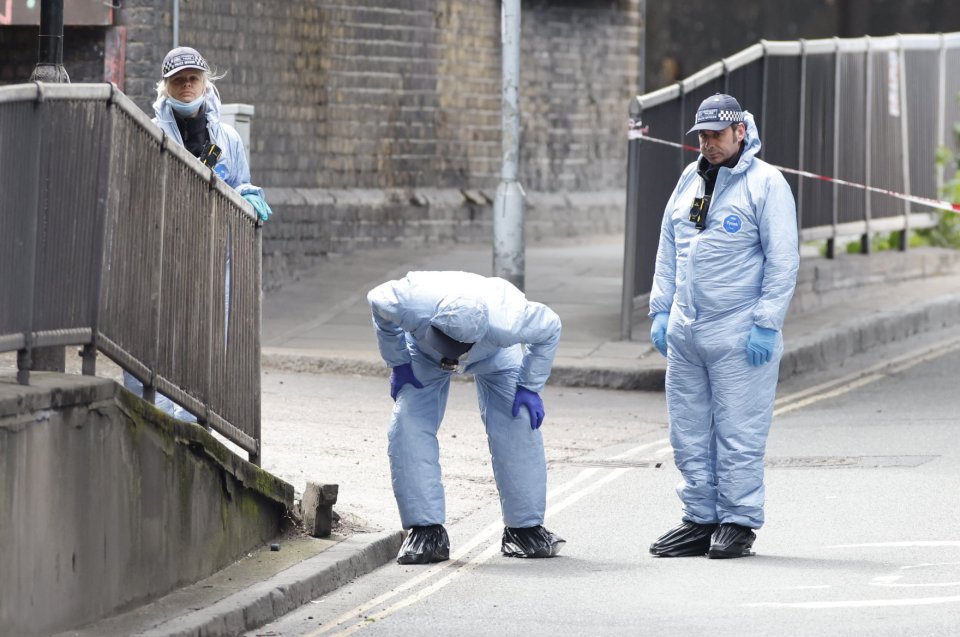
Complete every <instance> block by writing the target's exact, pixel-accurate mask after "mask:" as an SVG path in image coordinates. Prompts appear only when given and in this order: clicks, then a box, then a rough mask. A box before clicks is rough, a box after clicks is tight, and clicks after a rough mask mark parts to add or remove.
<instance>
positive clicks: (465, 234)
mask: <svg viewBox="0 0 960 637" xmlns="http://www.w3.org/2000/svg"><path fill="white" fill-rule="evenodd" d="M644 2H645V0H524V2H523V7H522V25H523V33H522V56H521V62H522V68H521V90H520V107H521V125H522V132H521V151H520V162H521V163H520V178H521V183H522V185H523V186H524V188H525V189H526V191H527V193H528V195H529V197H528V206H527V236H528V238H530V239H536V238H538V237H541V236H550V235H558V234H559V235H570V234H577V233H590V232H609V231H615V230H618V229H619V228H621V227H622V216H623V206H624V195H623V184H624V176H623V175H624V169H625V149H626V143H625V136H624V134H623V133H624V128H625V119H626V105H627V102H628V100H629V98H630V97H631V96H632V95H634V94H636V93H637V92H638V90H639V88H640V87H639V85H638V82H639V78H640V72H641V71H640V69H641V62H642V60H641V48H640V45H641V35H642V30H643V20H642V17H643V4H644ZM171 11H172V9H171V3H170V2H169V1H167V0H126V1H125V2H123V3H121V7H120V8H119V9H117V10H116V11H115V16H116V18H115V20H116V23H117V24H118V25H121V26H123V27H124V28H125V30H126V65H125V66H126V83H125V87H124V88H125V92H126V93H127V94H128V95H129V96H130V97H131V98H133V99H134V101H135V102H136V103H137V104H138V105H139V106H140V107H141V108H142V109H144V110H145V111H146V112H148V113H150V114H152V106H151V104H152V102H153V100H154V97H155V90H154V89H155V84H156V81H157V80H158V79H159V66H160V62H161V60H162V58H163V56H164V54H165V53H166V51H167V50H169V48H170V47H171V46H172V38H173V24H172V15H171ZM3 32H4V29H0V34H2V33H3ZM179 42H180V44H183V45H189V46H194V47H196V48H197V49H199V50H200V51H201V52H202V53H203V54H204V56H205V57H206V58H207V60H208V61H209V62H210V63H211V64H212V65H213V66H215V67H216V68H217V69H218V70H220V71H226V72H227V75H226V76H225V77H224V78H223V79H221V80H219V81H218V82H217V86H218V88H219V89H220V92H221V95H222V97H223V99H224V102H228V103H229V102H239V103H248V104H252V105H254V106H255V108H256V115H255V117H254V120H253V124H252V128H251V170H252V174H253V181H254V182H255V183H257V184H259V185H262V186H264V187H265V189H266V191H267V195H268V200H269V201H270V202H271V205H272V206H273V208H274V211H275V213H276V214H275V216H274V217H273V218H272V219H271V220H270V222H269V223H267V224H266V226H265V230H264V255H265V259H264V278H265V281H266V283H267V285H268V287H269V286H273V285H277V284H278V283H280V282H282V281H283V280H284V279H285V278H288V277H290V276H294V275H295V273H296V272H297V271H298V270H300V269H302V268H305V267H309V266H310V265H312V264H314V263H316V262H317V260H318V259H322V258H323V257H324V256H325V255H327V254H328V253H331V252H345V251H349V250H353V249H356V248H358V247H367V246H376V245H383V244H388V243H391V244H395V243H398V242H399V243H403V244H406V245H423V244H430V243H435V242H449V241H475V240H476V241H484V240H486V241H489V240H490V237H491V217H492V198H493V193H494V192H495V190H496V187H497V184H498V182H499V175H500V164H501V147H500V126H501V123H500V117H501V113H500V102H501V99H500V92H501V88H500V81H501V61H500V3H499V2H496V1H495V0H351V1H350V2H343V1H342V0H249V1H247V0H180V24H179ZM18 46H19V45H18ZM0 50H3V47H2V46H0ZM101 57H102V53H101ZM68 71H70V72H71V73H73V69H71V68H69V67H68Z"/></svg>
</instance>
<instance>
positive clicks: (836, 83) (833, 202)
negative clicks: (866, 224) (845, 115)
mask: <svg viewBox="0 0 960 637" xmlns="http://www.w3.org/2000/svg"><path fill="white" fill-rule="evenodd" d="M839 122H840V39H839V38H833V174H834V175H836V176H837V177H839V176H840V131H839V128H840V126H839ZM839 203H840V187H839V186H838V185H837V183H836V182H833V187H832V188H831V191H830V206H831V208H833V219H832V220H833V236H832V237H830V238H829V239H827V258H828V259H833V258H835V257H836V255H837V206H838V205H839Z"/></svg>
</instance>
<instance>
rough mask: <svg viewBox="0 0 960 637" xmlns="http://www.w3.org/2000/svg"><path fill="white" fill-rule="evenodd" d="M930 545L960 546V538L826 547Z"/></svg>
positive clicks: (854, 547) (905, 546) (907, 546)
mask: <svg viewBox="0 0 960 637" xmlns="http://www.w3.org/2000/svg"><path fill="white" fill-rule="evenodd" d="M931 546H960V540H906V541H903V542H864V543H862V544H833V545H831V546H826V547H824V548H828V549H859V548H910V547H924V548H927V547H931Z"/></svg>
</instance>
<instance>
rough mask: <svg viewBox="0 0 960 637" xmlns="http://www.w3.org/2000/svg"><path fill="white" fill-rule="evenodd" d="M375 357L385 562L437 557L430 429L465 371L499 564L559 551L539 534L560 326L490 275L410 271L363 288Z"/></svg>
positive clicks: (444, 548)
mask: <svg viewBox="0 0 960 637" xmlns="http://www.w3.org/2000/svg"><path fill="white" fill-rule="evenodd" d="M367 300H368V301H369V303H370V307H371V309H372V311H373V323H374V327H375V329H376V334H377V341H378V345H379V348H380V354H381V356H382V357H383V360H384V361H385V362H386V364H387V366H388V367H390V368H391V370H392V371H391V374H390V396H391V397H392V398H393V399H394V401H395V402H394V407H393V416H392V419H391V423H390V431H389V434H388V438H389V445H388V453H389V456H390V472H391V475H392V481H393V492H394V496H395V497H396V500H397V506H398V508H399V510H400V521H401V523H402V524H403V528H405V529H410V532H409V534H408V535H407V537H406V539H405V541H404V543H403V546H401V548H400V552H399V554H398V555H397V561H398V562H399V563H400V564H426V563H429V562H439V561H443V560H446V559H448V558H449V555H450V542H449V539H448V538H447V532H446V529H444V527H443V524H444V522H445V515H446V511H445V502H444V493H443V485H442V483H441V480H440V457H439V456H440V450H439V443H438V441H437V431H438V429H439V428H440V421H441V420H442V419H443V414H444V411H445V409H446V402H447V395H448V393H449V390H450V378H451V375H452V374H454V373H461V372H464V373H468V374H473V375H474V379H475V382H476V387H477V398H478V400H479V403H480V416H481V418H482V419H483V423H484V426H485V427H486V431H487V438H488V440H489V446H490V452H491V457H492V462H493V473H494V478H495V480H496V483H497V489H498V491H499V493H500V504H501V510H502V514H503V522H504V525H505V528H504V533H503V542H502V545H501V550H502V552H503V554H504V555H507V556H511V557H552V556H554V555H556V554H557V553H558V552H559V550H560V548H561V547H562V546H563V544H564V540H562V539H560V538H559V537H557V536H556V535H554V534H553V533H551V532H550V531H548V530H547V529H545V528H544V527H543V518H544V513H545V509H546V491H547V468H546V458H545V456H544V450H543V437H542V435H541V433H540V425H541V424H542V423H543V418H544V409H543V402H542V401H541V399H540V396H539V392H540V391H541V390H542V388H543V386H544V383H546V381H547V377H548V376H549V375H550V369H551V367H552V365H553V357H554V355H555V353H556V350H557V346H558V345H559V343H560V319H559V318H558V317H557V315H556V314H555V313H554V312H553V311H552V310H551V309H550V308H548V307H547V306H545V305H542V304H540V303H534V302H531V301H528V300H527V299H526V297H525V296H524V295H523V293H522V292H520V290H518V289H517V288H515V287H514V286H512V285H511V284H510V283H508V282H507V281H505V280H503V279H499V278H488V277H483V276H480V275H477V274H471V273H468V272H410V273H409V274H407V276H406V277H404V278H403V279H400V280H397V281H388V282H387V283H384V284H382V285H380V286H378V287H376V288H374V289H373V290H372V291H371V292H370V293H369V294H368V295H367Z"/></svg>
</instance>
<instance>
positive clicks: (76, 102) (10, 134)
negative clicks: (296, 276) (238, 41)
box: [0, 83, 261, 464]
mask: <svg viewBox="0 0 960 637" xmlns="http://www.w3.org/2000/svg"><path fill="white" fill-rule="evenodd" d="M260 241H261V237H260V223H259V222H258V221H257V218H256V215H255V214H254V213H253V211H252V208H251V207H250V205H249V204H247V203H246V202H245V201H244V200H243V199H242V198H241V197H240V196H239V195H238V194H237V193H236V192H235V191H234V190H233V189H232V188H230V187H228V186H226V185H225V184H224V183H223V182H222V181H221V180H220V179H219V178H217V177H216V176H215V174H214V173H213V172H212V171H210V170H209V169H208V168H206V167H204V166H203V165H202V164H201V163H200V162H198V161H197V160H196V158H194V157H193V156H192V155H190V154H189V153H188V152H187V151H186V150H185V149H183V148H182V147H181V146H180V145H179V144H177V143H175V142H174V141H172V140H170V139H169V138H168V137H167V136H166V135H165V134H164V133H163V132H162V131H161V130H160V128H159V127H157V126H156V125H154V124H153V123H152V122H151V121H150V120H149V118H148V117H147V116H146V115H144V114H143V113H142V112H141V111H140V109H139V108H137V106H136V105H135V104H134V103H133V102H132V101H131V100H129V99H128V98H127V97H126V96H124V95H123V94H122V93H121V92H119V91H118V90H117V89H116V87H114V86H113V85H110V84H43V83H33V84H22V85H15V86H7V87H0V352H11V351H17V352H18V355H17V368H18V372H17V378H18V381H19V382H20V383H21V384H28V383H29V378H30V371H29V370H30V358H31V353H32V351H33V350H34V348H38V347H50V346H76V345H80V346H83V351H82V356H83V364H82V371H83V373H84V374H88V375H93V374H95V372H96V356H97V352H102V353H103V354H105V355H106V356H108V357H109V358H110V359H111V360H113V361H115V362H116V363H117V364H118V365H120V366H121V367H122V368H123V369H124V370H126V371H128V372H130V373H131V374H133V375H134V376H135V377H137V378H138V379H139V380H140V381H141V382H143V384H144V386H145V392H144V395H145V396H146V397H148V398H150V397H152V396H153V395H154V393H155V392H156V391H160V392H162V393H163V394H165V395H166V396H169V397H170V398H172V399H173V400H174V401H175V402H177V403H178V404H180V405H181V406H183V407H184V408H186V409H187V410H188V411H190V412H191V413H193V414H194V415H196V416H197V418H198V419H199V420H200V422H201V423H205V424H208V425H209V426H210V427H212V428H213V429H214V430H216V431H217V432H219V433H220V434H222V435H223V436H225V437H226V438H227V439H229V440H230V441H232V442H234V443H236V444H237V445H238V446H239V447H241V448H242V449H243V450H244V451H246V452H247V453H248V454H249V456H250V460H251V462H255V463H257V464H259V461H260V311H261V306H260V302H261V298H260V277H261V252H260Z"/></svg>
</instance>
